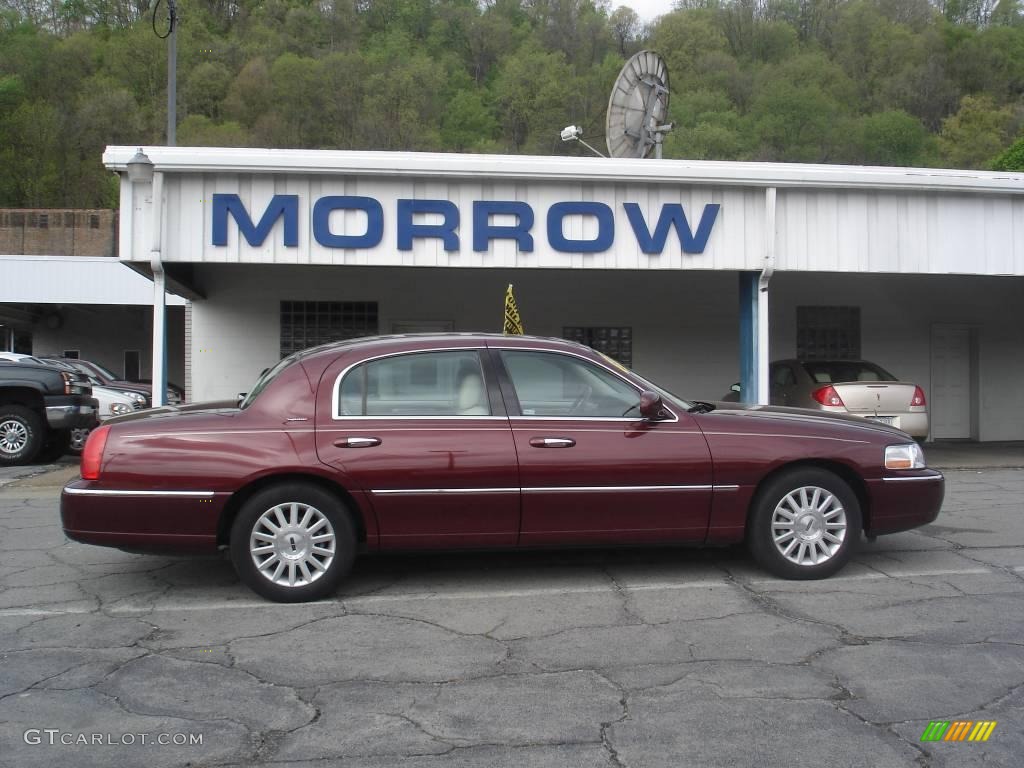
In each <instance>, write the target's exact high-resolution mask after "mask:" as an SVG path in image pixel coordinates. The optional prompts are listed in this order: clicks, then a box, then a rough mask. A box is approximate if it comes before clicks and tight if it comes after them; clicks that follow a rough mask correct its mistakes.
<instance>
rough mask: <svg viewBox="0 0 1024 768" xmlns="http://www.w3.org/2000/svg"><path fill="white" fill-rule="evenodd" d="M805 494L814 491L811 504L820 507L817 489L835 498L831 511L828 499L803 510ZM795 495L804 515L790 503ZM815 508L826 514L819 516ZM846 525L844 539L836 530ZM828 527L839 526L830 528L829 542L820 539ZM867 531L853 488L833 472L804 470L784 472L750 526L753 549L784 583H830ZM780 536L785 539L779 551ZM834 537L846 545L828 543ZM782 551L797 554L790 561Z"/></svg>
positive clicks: (763, 496) (765, 490)
mask: <svg viewBox="0 0 1024 768" xmlns="http://www.w3.org/2000/svg"><path fill="white" fill-rule="evenodd" d="M802 488H806V489H809V490H808V491H807V499H808V502H813V501H814V496H813V489H815V488H817V489H821V490H822V491H824V492H827V493H828V494H831V496H832V498H833V500H834V501H831V502H828V504H827V506H825V504H826V501H827V497H826V496H824V495H821V496H819V498H820V504H819V505H811V504H808V506H807V508H803V506H802V504H801V496H800V492H799V491H800V489H802ZM790 493H794V494H795V495H794V497H793V499H792V501H793V502H794V503H795V504H796V505H797V507H799V508H800V509H801V511H800V512H795V511H794V509H793V507H792V506H791V505H790V503H788V502H786V499H787V497H788V496H789V494H790ZM814 506H822V507H824V509H823V510H819V512H817V513H815V512H814V511H813V507H814ZM777 509H778V510H779V515H778V516H776V510H777ZM837 510H838V511H837ZM787 515H789V516H790V517H787ZM826 517H827V519H826ZM790 519H791V520H792V521H791V522H790ZM840 521H842V522H845V529H844V530H843V531H842V535H841V536H840V535H839V533H840V531H839V529H838V528H837V527H835V526H837V525H838V524H839V522H840ZM823 523H827V524H828V525H830V526H833V527H832V528H831V529H829V528H827V527H826V528H824V530H825V531H827V534H825V535H824V536H822V535H820V534H818V532H819V531H821V530H823V529H822V524H823ZM804 526H806V527H804ZM861 529H862V525H861V511H860V503H859V502H858V500H857V495H856V494H855V493H854V492H853V491H852V490H851V489H850V486H849V485H847V484H846V482H845V481H843V480H842V479H841V478H840V477H838V476H837V475H835V474H834V473H832V472H829V471H828V470H825V469H818V468H816V467H803V468H797V469H793V470H790V471H787V472H783V473H782V474H780V475H778V476H777V477H774V478H772V479H771V480H769V481H768V482H767V483H766V484H765V485H764V486H763V487H762V488H761V489H759V490H758V492H757V495H756V496H755V497H754V501H753V503H752V505H751V513H750V518H749V520H748V522H747V547H748V548H749V550H750V553H751V554H752V555H753V557H754V559H755V560H756V561H757V562H758V564H759V565H761V567H762V568H764V569H765V570H766V571H768V572H769V573H772V574H773V575H775V576H779V577H780V578H783V579H824V578H827V577H829V576H831V575H832V574H834V573H836V572H838V571H839V570H840V569H841V568H842V567H843V566H844V565H846V563H847V561H849V559H850V555H851V554H852V553H853V550H854V548H855V547H856V545H857V542H858V541H859V539H860V534H861ZM787 534H788V536H787ZM776 535H778V536H779V537H780V543H779V544H778V545H777V544H776ZM829 535H831V536H833V537H835V538H840V539H841V542H840V543H838V544H837V543H836V542H834V541H833V540H832V539H830V538H827V536H829ZM794 541H795V543H794ZM791 545H792V547H791ZM780 547H781V548H790V549H795V551H790V552H789V553H788V556H787V554H784V552H783V551H782V549H780ZM791 558H795V559H796V560H799V562H797V561H796V560H794V559H791ZM815 561H817V562H815Z"/></svg>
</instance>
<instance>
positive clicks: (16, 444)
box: [0, 405, 46, 467]
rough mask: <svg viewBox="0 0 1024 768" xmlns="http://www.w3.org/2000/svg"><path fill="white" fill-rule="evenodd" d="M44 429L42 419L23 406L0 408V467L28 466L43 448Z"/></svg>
mask: <svg viewBox="0 0 1024 768" xmlns="http://www.w3.org/2000/svg"><path fill="white" fill-rule="evenodd" d="M45 438H46V427H45V425H44V422H43V419H42V417H41V416H40V415H39V414H38V413H36V412H35V411H33V410H32V409H31V408H26V407H25V406H23V405H5V406H2V407H0V467H2V466H8V465H11V464H28V463H29V462H31V461H34V460H35V458H36V456H37V455H38V454H39V452H40V451H41V450H42V448H43V443H44V441H45Z"/></svg>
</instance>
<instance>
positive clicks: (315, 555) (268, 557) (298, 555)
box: [249, 501, 337, 587]
mask: <svg viewBox="0 0 1024 768" xmlns="http://www.w3.org/2000/svg"><path fill="white" fill-rule="evenodd" d="M336 549H337V539H336V538H335V535H334V527H333V526H332V525H331V521H330V520H328V519H327V516H326V515H324V513H323V512H321V511H320V510H319V509H317V508H316V507H313V506H310V505H309V504H305V503H303V502H301V501H289V502H285V503H283V504H278V505H276V506H273V507H271V508H270V509H268V510H267V511H266V512H264V513H263V514H262V515H260V517H259V519H258V520H257V521H256V524H255V525H253V527H252V533H251V534H250V535H249V553H250V555H252V561H253V563H254V564H255V565H256V570H257V571H258V572H259V573H260V575H261V576H263V578H265V579H267V580H268V581H270V582H271V583H273V584H276V585H278V586H279V587H305V586H307V585H309V584H312V583H313V582H314V581H316V580H317V579H319V578H320V577H321V576H323V575H324V574H325V573H327V570H328V569H329V568H330V567H331V563H332V562H334V555H335V552H336Z"/></svg>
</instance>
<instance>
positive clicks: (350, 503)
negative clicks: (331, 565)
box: [217, 472, 366, 545]
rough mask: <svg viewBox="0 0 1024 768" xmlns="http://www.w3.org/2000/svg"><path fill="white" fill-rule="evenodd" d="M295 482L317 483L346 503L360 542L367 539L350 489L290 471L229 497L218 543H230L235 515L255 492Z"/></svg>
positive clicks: (218, 526) (257, 482)
mask: <svg viewBox="0 0 1024 768" xmlns="http://www.w3.org/2000/svg"><path fill="white" fill-rule="evenodd" d="M294 482H299V483H308V484H309V485H315V486H317V487H318V488H320V489H322V490H325V491H327V492H328V493H330V494H332V495H333V496H336V497H337V498H338V499H339V500H340V501H341V502H342V503H344V505H345V507H346V508H347V509H348V510H349V514H351V515H352V522H353V523H355V526H356V536H357V537H358V539H359V541H360V543H362V542H365V541H366V526H365V524H364V522H363V516H362V515H361V514H360V513H359V505H358V504H356V501H355V499H353V498H352V495H351V494H350V493H349V492H348V491H346V490H345V489H344V488H342V487H341V486H340V485H338V484H337V483H333V482H331V481H330V480H327V479H325V478H323V477H319V476H317V475H305V474H302V473H301V472H290V473H285V474H280V475H268V476H267V477H261V478H259V479H258V480H253V481H252V482H251V483H249V484H248V485H246V486H243V487H241V488H239V489H238V490H237V491H235V492H234V494H232V496H231V498H230V499H228V503H227V504H225V505H224V511H223V512H221V513H220V520H219V521H218V522H217V544H218V545H226V544H228V542H229V540H230V538H231V525H232V524H233V523H234V521H235V516H236V515H237V514H238V511H239V510H240V509H241V508H242V506H243V505H244V504H245V502H246V501H248V500H249V498H251V497H252V496H253V494H255V493H258V492H259V491H262V490H263V489H264V488H268V487H269V486H272V485H277V484H278V483H294Z"/></svg>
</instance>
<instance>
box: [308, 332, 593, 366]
mask: <svg viewBox="0 0 1024 768" xmlns="http://www.w3.org/2000/svg"><path fill="white" fill-rule="evenodd" d="M460 342H461V343H460ZM473 342H479V345H480V346H490V347H515V346H521V345H523V343H524V342H525V343H526V345H527V346H529V347H531V348H536V349H551V350H559V349H560V350H567V351H568V350H572V351H574V352H579V351H586V352H587V353H588V354H589V355H594V354H595V353H594V351H593V350H592V349H591V348H590V347H588V346H586V345H584V344H580V343H578V342H575V341H569V340H567V339H559V338H554V337H551V336H528V335H525V334H523V335H514V336H506V335H505V334H501V333H472V332H465V333H459V332H452V333H395V334H388V335H382V336H361V337H359V338H355V339H345V340H343V341H332V342H328V343H327V344H321V345H319V346H316V347H310V348H309V349H304V350H302V351H301V352H296V353H295V358H296V359H297V360H307V359H309V358H312V357H319V356H320V355H326V354H331V353H337V352H341V351H345V350H354V349H359V350H360V351H365V352H369V353H371V354H373V353H387V352H389V351H395V352H404V351H415V350H417V349H424V350H429V349H431V348H432V347H437V346H444V345H446V344H453V343H455V344H458V346H474V344H473Z"/></svg>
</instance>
